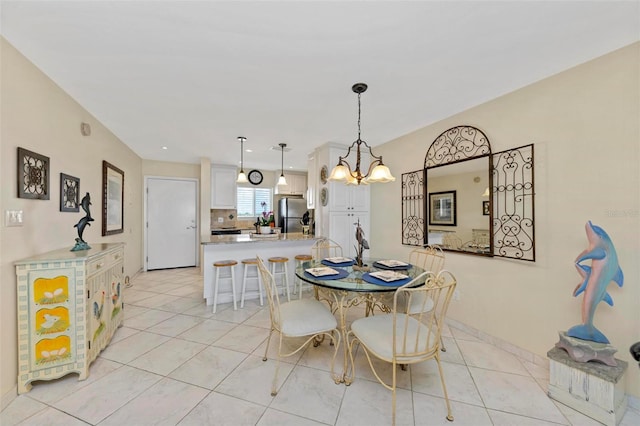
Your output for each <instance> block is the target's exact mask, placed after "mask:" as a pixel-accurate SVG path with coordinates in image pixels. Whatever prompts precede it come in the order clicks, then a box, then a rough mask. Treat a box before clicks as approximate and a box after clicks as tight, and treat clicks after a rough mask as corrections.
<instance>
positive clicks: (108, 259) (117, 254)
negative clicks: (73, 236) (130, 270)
mask: <svg viewBox="0 0 640 426" xmlns="http://www.w3.org/2000/svg"><path fill="white" fill-rule="evenodd" d="M123 258H124V251H123V250H121V249H120V250H114V251H111V252H108V253H105V254H103V255H102V256H99V257H96V258H95V259H91V260H90V261H89V262H87V276H91V275H93V274H96V273H98V272H100V271H103V270H105V269H108V268H110V267H112V266H113V265H115V264H116V263H118V262H122V260H123Z"/></svg>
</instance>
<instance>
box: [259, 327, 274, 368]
mask: <svg viewBox="0 0 640 426" xmlns="http://www.w3.org/2000/svg"><path fill="white" fill-rule="evenodd" d="M272 334H273V327H271V330H269V337H267V346H266V347H265V348H264V356H263V357H262V360H263V361H266V360H267V352H269V343H271V335H272Z"/></svg>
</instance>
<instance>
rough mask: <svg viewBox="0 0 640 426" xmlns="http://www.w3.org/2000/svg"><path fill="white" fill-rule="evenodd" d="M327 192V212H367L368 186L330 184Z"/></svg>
mask: <svg viewBox="0 0 640 426" xmlns="http://www.w3.org/2000/svg"><path fill="white" fill-rule="evenodd" d="M329 188H330V192H329V210H331V211H369V198H370V197H369V194H370V189H369V186H368V185H355V186H354V185H345V184H344V183H342V182H331V183H330V186H329Z"/></svg>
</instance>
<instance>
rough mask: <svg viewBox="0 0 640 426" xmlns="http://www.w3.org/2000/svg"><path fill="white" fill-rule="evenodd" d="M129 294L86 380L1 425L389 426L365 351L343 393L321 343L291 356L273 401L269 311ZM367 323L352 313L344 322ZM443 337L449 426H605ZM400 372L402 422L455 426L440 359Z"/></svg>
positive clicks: (179, 275)
mask: <svg viewBox="0 0 640 426" xmlns="http://www.w3.org/2000/svg"><path fill="white" fill-rule="evenodd" d="M305 296H306V297H310V292H307V293H306V294H305ZM124 297H125V303H126V306H125V323H124V326H123V327H121V328H120V329H119V330H118V331H117V332H116V334H115V336H114V338H113V340H112V342H111V344H110V345H109V346H108V347H107V348H106V349H105V350H104V351H103V352H102V353H101V354H100V356H99V357H98V358H97V359H96V361H95V362H94V363H93V364H92V366H91V373H90V376H89V378H88V379H87V380H85V381H78V380H77V376H76V375H75V374H71V375H69V376H66V377H63V378H61V379H58V380H54V381H51V382H36V383H35V384H34V386H33V389H32V390H31V391H30V392H29V393H27V394H24V395H20V396H19V397H17V398H16V399H15V400H13V402H12V403H11V404H10V405H9V406H8V407H7V408H6V409H5V410H3V412H2V413H1V415H0V423H1V424H2V425H3V426H9V425H14V424H20V425H86V424H91V425H160V424H162V425H216V426H222V425H234V426H235V425H388V424H390V423H391V417H390V412H391V393H390V392H389V391H387V390H386V389H384V388H383V387H382V386H381V385H380V384H379V383H378V382H377V381H376V380H375V378H374V376H373V375H372V373H371V371H370V369H369V366H368V365H367V363H366V360H365V358H364V356H363V355H362V353H361V351H360V352H359V353H358V354H357V356H356V380H355V381H354V383H353V384H352V385H351V386H348V387H347V386H344V385H336V384H335V383H334V382H333V381H332V380H331V378H330V376H329V373H328V370H329V365H330V355H331V347H330V346H329V345H327V344H326V343H324V344H322V345H320V346H319V347H317V348H314V347H313V346H310V347H308V348H307V349H305V350H304V351H303V352H301V353H300V354H299V355H298V356H294V357H291V358H289V359H286V360H285V362H283V363H282V365H281V368H280V375H279V392H278V395H277V396H276V397H272V396H271V395H270V385H271V380H272V377H273V371H274V370H273V369H274V367H275V362H274V360H273V356H272V358H271V359H270V360H269V361H267V362H266V363H265V362H263V361H262V354H263V351H264V346H265V344H266V338H267V335H268V327H269V310H268V308H266V307H265V308H262V307H260V306H259V305H258V303H257V301H255V300H253V301H247V303H246V304H245V307H244V309H239V310H237V311H234V310H233V309H232V307H231V304H226V305H221V306H219V307H218V313H216V314H215V315H214V314H212V313H211V307H207V306H205V304H204V302H203V300H202V278H201V277H200V272H199V270H198V269H195V268H191V269H177V270H167V271H153V272H147V273H142V274H140V275H138V276H137V277H136V278H135V279H134V280H133V286H132V287H131V288H127V289H126V290H125V296H124ZM362 314H363V311H361V310H358V309H356V310H354V311H352V312H350V313H349V317H350V318H356V317H358V316H359V315H362ZM445 333H446V335H445V338H444V340H445V344H446V347H447V351H446V352H444V353H443V354H442V359H443V369H444V374H445V379H446V383H447V389H448V391H449V395H450V399H451V404H452V407H453V414H454V417H455V421H454V423H453V424H455V425H459V426H462V425H474V426H476V425H585V426H589V425H598V424H599V423H597V422H596V421H594V420H592V419H590V418H588V417H585V416H584V415H582V414H580V413H578V412H576V411H574V410H572V409H571V408H568V407H566V406H564V405H562V404H559V403H557V402H555V401H553V400H551V399H549V398H548V397H547V395H546V387H547V383H548V380H549V372H548V369H547V368H545V367H543V366H538V365H535V364H532V363H531V362H528V361H525V360H522V359H519V358H517V357H516V356H514V355H512V354H511V353H509V352H506V351H503V350H501V349H499V348H497V347H495V346H492V345H490V344H488V343H485V342H483V341H481V340H479V339H477V338H475V337H473V336H470V335H469V334H466V333H464V332H463V331H460V330H459V329H456V328H453V327H446V330H445ZM271 346H272V347H271V348H270V353H271V354H272V355H273V354H274V350H273V349H275V345H274V344H273V343H272V345H271ZM380 365H382V364H380ZM383 370H384V366H383ZM385 372H386V373H387V374H390V368H386V371H385ZM398 373H399V390H398V392H397V412H398V415H397V424H398V425H449V424H451V423H449V422H447V421H446V420H445V415H446V408H445V402H444V400H443V398H442V389H441V386H440V380H439V378H438V372H437V368H436V364H435V362H434V361H429V362H425V363H422V364H418V365H414V366H410V367H409V369H408V370H407V371H399V372H398ZM621 424H622V425H623V426H631V425H638V424H640V413H638V412H637V411H634V410H633V409H631V408H630V409H628V410H627V414H626V415H625V417H624V419H623V420H622V423H621Z"/></svg>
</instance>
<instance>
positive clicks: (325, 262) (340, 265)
mask: <svg viewBox="0 0 640 426" xmlns="http://www.w3.org/2000/svg"><path fill="white" fill-rule="evenodd" d="M320 263H322V264H323V265H327V266H337V267H342V268H346V267H347V266H351V265H353V264H355V263H356V261H355V260H353V259H351V260H349V261H348V262H340V263H333V262H332V261H330V260H327V259H322V260H321V261H320Z"/></svg>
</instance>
